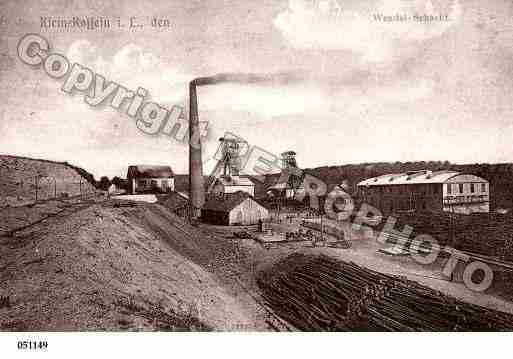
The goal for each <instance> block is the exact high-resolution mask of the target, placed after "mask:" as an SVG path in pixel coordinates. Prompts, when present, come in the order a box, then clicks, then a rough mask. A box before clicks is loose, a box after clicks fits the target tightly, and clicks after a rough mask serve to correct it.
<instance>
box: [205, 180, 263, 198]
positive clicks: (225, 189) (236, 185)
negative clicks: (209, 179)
mask: <svg viewBox="0 0 513 359" xmlns="http://www.w3.org/2000/svg"><path fill="white" fill-rule="evenodd" d="M240 191H241V192H245V193H247V194H249V195H250V196H251V197H253V196H255V184H254V183H253V182H252V181H251V180H250V179H249V178H247V177H241V176H230V175H222V176H221V177H219V178H216V179H215V180H214V183H213V185H212V188H211V190H210V192H209V193H211V194H214V195H216V196H222V195H225V194H230V193H236V192H240Z"/></svg>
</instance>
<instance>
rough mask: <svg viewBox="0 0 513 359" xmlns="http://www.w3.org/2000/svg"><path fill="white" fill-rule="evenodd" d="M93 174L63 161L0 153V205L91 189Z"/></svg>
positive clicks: (78, 193) (80, 192)
mask: <svg viewBox="0 0 513 359" xmlns="http://www.w3.org/2000/svg"><path fill="white" fill-rule="evenodd" d="M92 181H94V178H93V176H92V175H91V174H89V173H87V172H86V171H85V170H83V169H81V168H78V167H74V166H72V165H70V164H69V163H66V162H55V161H48V160H40V159H32V158H26V157H18V156H8V155H0V208H1V207H5V206H19V205H26V204H29V203H33V202H34V201H35V200H36V199H37V200H39V201H40V200H46V199H50V198H56V197H62V196H70V197H71V196H78V195H85V194H91V193H93V192H94V191H95V188H94V186H93V185H92Z"/></svg>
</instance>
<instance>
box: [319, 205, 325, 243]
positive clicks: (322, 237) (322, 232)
mask: <svg viewBox="0 0 513 359" xmlns="http://www.w3.org/2000/svg"><path fill="white" fill-rule="evenodd" d="M319 213H320V214H321V242H324V227H323V222H322V217H323V216H322V212H319Z"/></svg>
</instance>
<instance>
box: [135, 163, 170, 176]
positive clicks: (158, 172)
mask: <svg viewBox="0 0 513 359" xmlns="http://www.w3.org/2000/svg"><path fill="white" fill-rule="evenodd" d="M128 177H132V178H173V177H174V173H173V170H172V169H171V167H170V166H151V165H135V166H129V167H128Z"/></svg>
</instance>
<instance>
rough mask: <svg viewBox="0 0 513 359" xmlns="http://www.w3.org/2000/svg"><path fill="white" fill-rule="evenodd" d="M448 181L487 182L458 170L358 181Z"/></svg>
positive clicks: (373, 183) (369, 183) (366, 183)
mask: <svg viewBox="0 0 513 359" xmlns="http://www.w3.org/2000/svg"><path fill="white" fill-rule="evenodd" d="M446 182H451V183H454V182H487V181H486V180H485V179H483V178H481V177H478V176H474V175H470V174H462V173H460V172H456V171H435V172H433V171H428V170H424V171H411V172H405V173H392V174H386V175H382V176H378V177H372V178H368V179H366V180H364V181H361V182H359V183H358V186H385V185H396V184H421V183H446Z"/></svg>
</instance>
